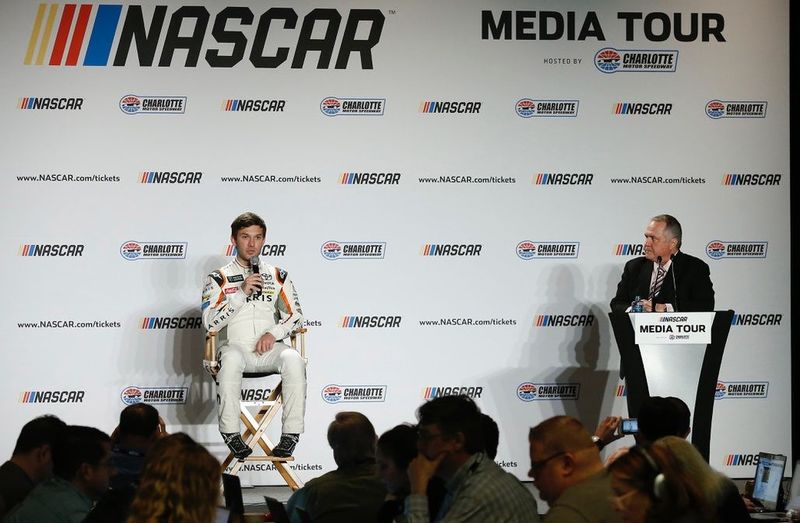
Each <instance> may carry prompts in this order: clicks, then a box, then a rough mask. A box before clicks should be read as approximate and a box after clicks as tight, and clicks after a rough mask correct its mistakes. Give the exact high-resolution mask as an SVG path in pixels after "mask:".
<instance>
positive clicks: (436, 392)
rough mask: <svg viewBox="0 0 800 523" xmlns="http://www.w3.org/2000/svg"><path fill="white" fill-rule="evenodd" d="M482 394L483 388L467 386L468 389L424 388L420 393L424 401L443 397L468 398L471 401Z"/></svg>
mask: <svg viewBox="0 0 800 523" xmlns="http://www.w3.org/2000/svg"><path fill="white" fill-rule="evenodd" d="M481 394H483V387H480V386H468V387H463V386H462V387H425V389H424V390H423V391H422V397H423V398H424V399H426V400H432V399H434V398H441V397H444V396H469V397H470V398H472V399H478V398H480V397H481Z"/></svg>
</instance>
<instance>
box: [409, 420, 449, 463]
mask: <svg viewBox="0 0 800 523" xmlns="http://www.w3.org/2000/svg"><path fill="white" fill-rule="evenodd" d="M451 446H452V438H450V437H448V436H447V434H445V433H444V432H443V431H442V428H441V427H439V425H438V424H437V423H428V424H425V425H422V424H420V425H419V427H418V428H417V451H418V452H419V453H420V454H422V455H423V456H425V457H426V458H428V459H430V460H433V459H436V458H437V457H438V456H439V455H441V454H444V453H449V452H450V451H451ZM445 459H446V458H445Z"/></svg>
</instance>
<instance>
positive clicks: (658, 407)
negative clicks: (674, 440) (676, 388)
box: [637, 396, 689, 443]
mask: <svg viewBox="0 0 800 523" xmlns="http://www.w3.org/2000/svg"><path fill="white" fill-rule="evenodd" d="M676 400H677V401H676ZM678 402H680V403H683V402H681V401H680V400H678V399H677V398H673V399H670V398H664V397H661V396H651V397H649V398H647V399H645V400H644V401H643V402H642V404H641V406H640V407H639V414H638V416H637V417H638V419H639V435H640V436H641V437H642V438H644V440H645V441H648V442H651V443H652V442H654V441H656V440H657V439H659V438H663V437H664V436H679V437H684V436H685V435H686V431H687V430H688V427H689V418H688V416H689V408H688V407H686V408H685V409H683V408H679V407H678V405H679V403H678ZM684 406H685V404H684ZM684 427H685V428H684Z"/></svg>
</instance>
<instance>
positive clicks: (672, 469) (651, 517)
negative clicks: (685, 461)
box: [608, 445, 727, 523]
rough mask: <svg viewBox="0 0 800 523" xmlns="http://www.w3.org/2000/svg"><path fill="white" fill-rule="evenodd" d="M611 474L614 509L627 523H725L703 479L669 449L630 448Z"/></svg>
mask: <svg viewBox="0 0 800 523" xmlns="http://www.w3.org/2000/svg"><path fill="white" fill-rule="evenodd" d="M608 471H609V473H610V474H611V490H612V492H613V493H614V495H613V496H612V497H611V506H612V507H613V508H614V510H616V511H617V512H618V513H619V514H620V516H621V517H622V520H623V521H624V522H625V523H717V522H719V523H723V522H721V521H719V520H718V519H717V516H716V514H715V509H714V507H713V506H712V505H711V503H710V502H709V500H708V499H707V498H706V496H705V492H704V490H703V489H702V488H701V486H700V485H699V482H700V481H702V480H701V478H696V477H693V476H691V475H690V473H689V472H688V471H687V470H686V469H685V468H684V467H683V466H681V465H680V463H679V462H678V460H677V459H676V458H675V456H674V455H673V454H672V452H671V451H670V449H669V448H667V447H666V446H652V445H650V446H647V445H636V446H635V447H631V449H630V450H629V451H628V452H626V453H625V454H623V455H622V456H620V457H619V458H617V459H616V460H615V461H614V462H613V463H612V464H611V465H609V467H608ZM725 523H727V522H725Z"/></svg>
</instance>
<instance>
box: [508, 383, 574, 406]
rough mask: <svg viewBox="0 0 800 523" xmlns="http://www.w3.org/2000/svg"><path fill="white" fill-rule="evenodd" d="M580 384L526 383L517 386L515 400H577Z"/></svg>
mask: <svg viewBox="0 0 800 523" xmlns="http://www.w3.org/2000/svg"><path fill="white" fill-rule="evenodd" d="M580 391H581V385H580V383H540V384H536V383H531V382H529V381H526V382H524V383H520V384H519V385H518V386H517V398H519V399H520V400H522V401H525V402H529V401H553V400H577V399H578V398H579V396H580Z"/></svg>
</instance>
